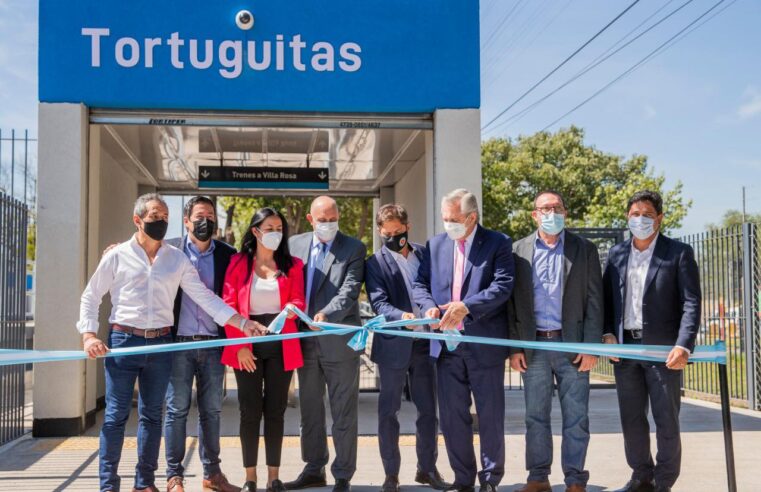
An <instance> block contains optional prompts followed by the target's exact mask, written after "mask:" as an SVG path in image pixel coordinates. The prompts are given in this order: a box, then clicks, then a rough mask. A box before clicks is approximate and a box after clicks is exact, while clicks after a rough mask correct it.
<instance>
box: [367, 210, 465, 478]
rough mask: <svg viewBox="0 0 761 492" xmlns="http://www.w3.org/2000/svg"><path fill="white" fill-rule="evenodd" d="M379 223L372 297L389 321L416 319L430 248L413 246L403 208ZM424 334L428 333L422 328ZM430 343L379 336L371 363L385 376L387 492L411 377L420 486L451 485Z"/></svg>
mask: <svg viewBox="0 0 761 492" xmlns="http://www.w3.org/2000/svg"><path fill="white" fill-rule="evenodd" d="M375 222H376V224H377V226H378V233H379V234H380V237H381V242H382V243H383V247H382V248H381V249H379V250H378V251H377V252H376V253H375V254H374V255H373V256H371V257H370V258H368V260H367V263H366V265H365V284H366V285H367V295H368V296H369V297H370V302H371V303H372V305H373V310H375V312H376V313H377V314H382V315H383V316H385V317H386V319H387V320H388V321H398V320H402V319H415V318H418V317H419V316H420V308H418V306H417V305H416V304H415V302H414V300H413V293H412V283H413V282H414V281H415V278H416V277H417V272H418V269H419V268H420V262H421V260H422V259H423V252H424V251H425V248H424V247H423V246H422V245H419V244H413V243H410V242H409V237H408V236H409V231H410V224H409V221H408V218H407V211H406V210H405V209H404V207H402V206H401V205H396V204H388V205H384V206H382V207H381V208H380V209H379V210H378V213H377V214H376V218H375ZM419 329H422V327H420V328H419ZM429 346H430V343H429V342H428V341H427V340H413V339H411V338H406V337H395V336H389V335H382V334H377V333H376V334H375V335H374V336H373V350H372V354H371V356H370V358H371V360H372V361H373V362H375V363H376V364H377V366H378V371H379V373H380V396H379V397H378V446H379V447H380V454H381V460H382V461H383V469H384V471H385V472H386V479H385V481H384V482H383V487H382V489H381V490H382V492H397V491H398V490H399V468H400V466H401V456H400V454H399V419H398V413H399V409H400V408H401V404H402V392H403V391H404V385H405V382H406V381H407V380H408V378H409V387H410V395H411V397H412V401H413V403H414V404H415V407H416V408H417V421H416V430H417V432H416V436H415V437H416V438H415V447H416V450H417V459H418V462H417V473H416V475H415V481H416V482H418V483H423V484H429V485H430V486H431V487H432V488H434V489H437V490H446V489H447V488H449V487H450V486H451V485H450V484H448V483H446V482H444V479H443V478H442V477H441V475H440V474H439V472H438V470H437V469H436V458H437V455H438V445H437V442H436V438H437V435H438V418H437V416H436V369H435V366H434V363H433V359H431V358H430V356H429Z"/></svg>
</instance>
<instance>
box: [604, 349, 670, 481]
mask: <svg viewBox="0 0 761 492" xmlns="http://www.w3.org/2000/svg"><path fill="white" fill-rule="evenodd" d="M614 371H615V375H616V391H617V393H618V408H619V410H620V412H621V426H622V427H623V431H624V449H625V451H626V462H627V463H628V464H629V467H631V469H632V470H633V471H632V478H634V479H638V480H647V481H650V480H653V479H655V482H656V484H657V485H659V486H664V487H671V486H673V485H674V483H675V482H676V479H677V478H678V477H679V469H680V466H681V460H682V444H681V440H680V437H679V407H680V401H681V384H680V383H681V381H680V378H681V374H682V371H673V370H671V369H669V368H667V367H666V365H665V364H663V363H660V362H645V361H637V360H630V359H622V360H621V362H619V363H618V364H616V365H615V368H614ZM648 404H649V407H650V409H652V412H653V420H654V421H655V437H656V440H657V444H658V453H657V454H656V456H655V464H654V463H653V457H652V455H651V454H650V425H649V423H648V421H647V414H648Z"/></svg>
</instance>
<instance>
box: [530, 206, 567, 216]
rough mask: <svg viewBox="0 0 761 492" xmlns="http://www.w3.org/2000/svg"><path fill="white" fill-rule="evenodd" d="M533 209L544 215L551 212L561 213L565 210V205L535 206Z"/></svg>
mask: <svg viewBox="0 0 761 492" xmlns="http://www.w3.org/2000/svg"><path fill="white" fill-rule="evenodd" d="M534 210H536V211H537V212H541V213H542V214H544V215H549V214H551V213H553V212H554V213H556V214H562V213H563V212H565V207H563V206H562V205H558V206H557V207H537V208H535V209H534Z"/></svg>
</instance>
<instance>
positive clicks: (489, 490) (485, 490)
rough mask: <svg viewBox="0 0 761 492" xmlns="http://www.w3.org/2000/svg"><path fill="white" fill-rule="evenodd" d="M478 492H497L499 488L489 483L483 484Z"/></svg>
mask: <svg viewBox="0 0 761 492" xmlns="http://www.w3.org/2000/svg"><path fill="white" fill-rule="evenodd" d="M478 492H497V486H496V485H493V484H490V483H489V482H486V483H482V484H481V488H479V489H478Z"/></svg>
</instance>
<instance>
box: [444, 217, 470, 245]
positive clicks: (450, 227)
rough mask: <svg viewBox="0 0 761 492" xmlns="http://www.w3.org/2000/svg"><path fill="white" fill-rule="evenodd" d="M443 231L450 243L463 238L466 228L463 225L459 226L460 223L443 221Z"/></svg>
mask: <svg viewBox="0 0 761 492" xmlns="http://www.w3.org/2000/svg"><path fill="white" fill-rule="evenodd" d="M444 230H445V231H446V232H447V236H449V239H451V240H452V241H457V240H458V239H462V238H463V237H464V236H465V233H466V232H467V231H468V228H467V226H466V225H465V224H461V223H460V222H447V221H444Z"/></svg>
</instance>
